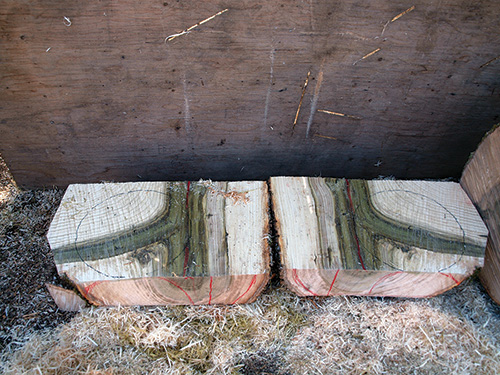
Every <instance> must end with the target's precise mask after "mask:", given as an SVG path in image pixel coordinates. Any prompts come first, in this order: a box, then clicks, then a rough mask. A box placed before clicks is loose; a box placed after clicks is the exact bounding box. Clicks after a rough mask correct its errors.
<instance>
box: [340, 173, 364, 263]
mask: <svg viewBox="0 0 500 375" xmlns="http://www.w3.org/2000/svg"><path fill="white" fill-rule="evenodd" d="M345 183H346V185H347V196H348V197H349V205H350V206H351V212H352V214H353V219H354V204H353V203H352V198H351V187H350V185H349V180H348V179H346V180H345ZM354 239H355V240H356V245H357V247H358V258H359V262H360V263H361V268H363V269H364V270H365V271H366V268H365V265H364V263H363V258H362V257H361V247H360V246H359V240H358V235H357V234H356V224H355V223H354Z"/></svg>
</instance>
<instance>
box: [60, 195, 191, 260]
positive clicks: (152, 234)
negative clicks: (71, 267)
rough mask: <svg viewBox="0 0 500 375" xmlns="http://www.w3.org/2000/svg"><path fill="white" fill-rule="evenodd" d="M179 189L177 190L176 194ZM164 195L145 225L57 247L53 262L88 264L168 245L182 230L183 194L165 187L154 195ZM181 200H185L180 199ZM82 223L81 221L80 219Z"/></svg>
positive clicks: (141, 258)
mask: <svg viewBox="0 0 500 375" xmlns="http://www.w3.org/2000/svg"><path fill="white" fill-rule="evenodd" d="M179 190H180V191H179ZM158 194H163V195H164V196H165V207H164V208H163V209H162V211H161V212H160V213H159V214H158V215H157V216H156V217H154V218H153V219H152V220H151V221H149V222H147V223H142V224H140V225H138V226H136V227H135V228H133V229H132V230H129V231H126V232H118V233H113V234H111V236H110V237H104V238H99V239H96V240H89V241H84V242H78V238H76V241H77V243H76V244H72V245H68V246H63V247H59V248H56V249H53V252H54V258H55V262H56V263H57V264H62V263H70V262H82V261H83V262H88V261H95V260H99V259H107V258H110V257H114V256H117V255H122V254H125V253H129V252H132V255H133V252H134V251H135V252H136V253H141V251H140V249H142V248H146V247H147V246H148V245H151V244H154V243H165V244H168V243H169V242H170V241H171V237H172V236H175V235H176V234H177V233H178V232H179V231H180V230H182V227H183V222H182V217H183V216H185V215H184V214H183V213H182V212H180V209H179V205H180V206H182V204H181V203H180V202H182V200H183V198H182V195H183V194H184V195H185V191H184V192H182V189H178V187H177V186H176V187H175V189H171V188H170V186H168V187H167V191H166V192H165V193H162V192H158ZM184 199H185V198H184ZM83 220H85V218H84V219H83ZM139 258H140V259H139V260H140V262H142V261H141V260H146V258H145V255H144V254H139Z"/></svg>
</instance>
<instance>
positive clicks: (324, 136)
mask: <svg viewBox="0 0 500 375" xmlns="http://www.w3.org/2000/svg"><path fill="white" fill-rule="evenodd" d="M314 136H315V137H319V138H326V139H333V140H334V141H336V140H337V138H335V137H330V136H328V135H322V134H318V133H316V134H314Z"/></svg>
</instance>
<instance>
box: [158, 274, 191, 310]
mask: <svg viewBox="0 0 500 375" xmlns="http://www.w3.org/2000/svg"><path fill="white" fill-rule="evenodd" d="M158 278H159V279H161V280H165V281H166V282H167V283H170V284H172V285H173V286H175V287H176V288H178V289H180V290H181V291H182V292H183V293H184V294H185V295H186V297H187V298H188V299H189V302H191V304H192V305H194V302H193V300H192V299H191V297H190V296H189V294H188V293H187V292H186V291H185V290H184V289H182V288H181V287H180V286H179V285H177V284H176V283H174V282H173V281H172V280H169V279H167V278H166V277H158Z"/></svg>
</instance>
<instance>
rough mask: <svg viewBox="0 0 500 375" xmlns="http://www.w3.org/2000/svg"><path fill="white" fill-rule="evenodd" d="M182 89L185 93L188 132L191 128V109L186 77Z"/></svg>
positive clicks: (185, 124)
mask: <svg viewBox="0 0 500 375" xmlns="http://www.w3.org/2000/svg"><path fill="white" fill-rule="evenodd" d="M182 90H183V94H184V126H185V127H186V132H189V131H190V129H191V111H190V110H189V98H188V95H187V85H186V77H185V76H184V79H183V80H182Z"/></svg>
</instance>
